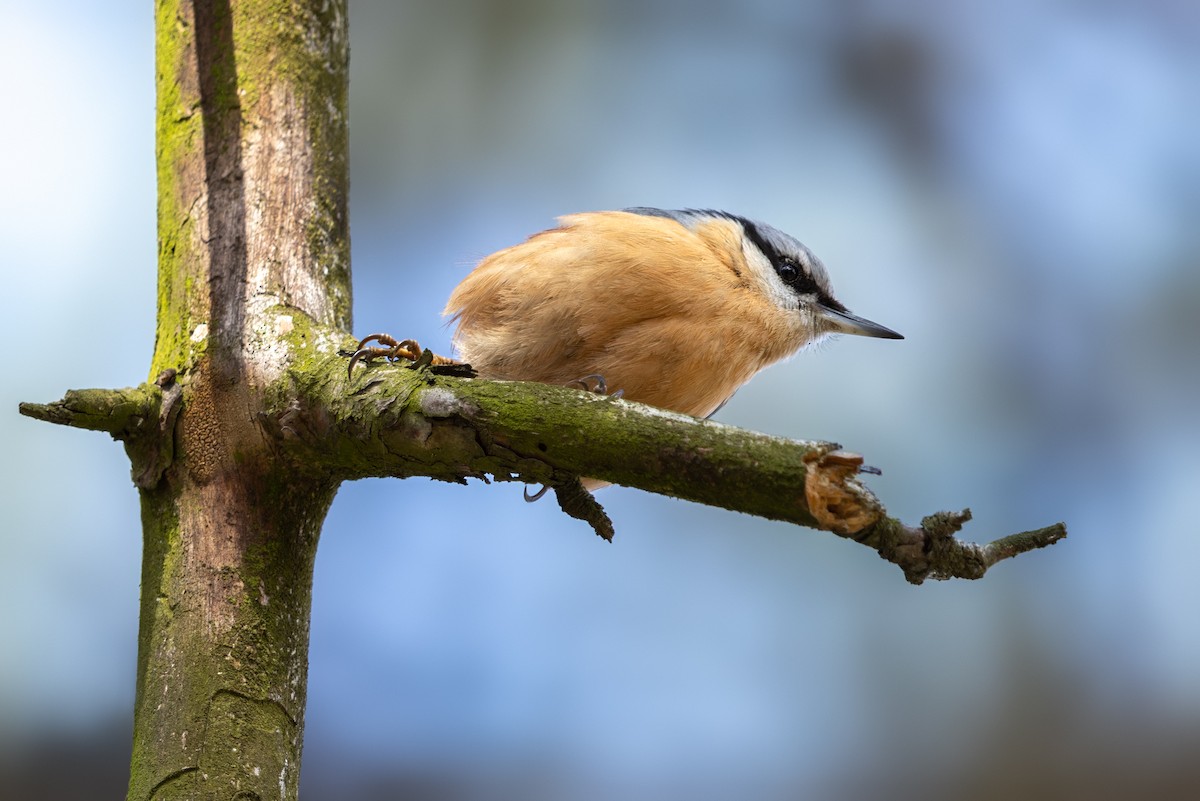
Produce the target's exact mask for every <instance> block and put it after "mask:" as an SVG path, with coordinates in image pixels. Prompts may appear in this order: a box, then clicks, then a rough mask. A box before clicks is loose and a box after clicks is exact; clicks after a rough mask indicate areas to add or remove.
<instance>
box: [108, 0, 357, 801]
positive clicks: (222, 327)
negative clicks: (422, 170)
mask: <svg viewBox="0 0 1200 801" xmlns="http://www.w3.org/2000/svg"><path fill="white" fill-rule="evenodd" d="M156 31H157V49H156V63H157V81H158V84H157V91H158V103H157V112H158V117H157V119H158V125H157V159H158V180H159V206H158V218H159V225H158V228H159V303H158V330H157V340H156V346H155V351H154V359H153V362H152V364H151V368H150V374H151V375H157V374H160V373H161V372H162V371H164V370H167V369H173V370H175V375H174V376H172V377H171V378H170V379H169V381H170V382H171V383H170V386H169V391H170V392H173V393H177V394H178V399H177V403H178V407H179V410H180V411H179V412H178V413H177V415H174V416H173V417H172V419H171V421H170V424H169V425H167V426H164V428H165V430H164V431H163V436H164V437H166V438H169V439H170V441H171V446H172V447H171V448H170V455H171V458H170V459H169V460H167V461H168V463H167V464H165V465H164V466H163V468H162V469H161V470H159V471H157V473H154V472H151V473H150V474H148V475H149V478H148V479H147V480H146V481H145V482H144V483H143V482H139V485H140V486H141V496H142V522H143V528H144V536H145V545H144V554H143V569H142V596H141V630H140V631H141V633H140V637H139V649H138V674H137V700H136V712H135V720H134V747H133V761H132V765H131V772H130V784H129V798H130V799H150V798H158V799H164V798H181V799H182V798H260V799H266V798H295V797H296V794H297V785H298V777H299V773H300V755H301V743H302V734H303V725H304V704H305V686H306V682H307V664H308V626H309V610H310V595H311V587H312V568H313V561H314V557H315V554H316V547H317V539H318V535H319V532H320V527H321V523H322V521H323V520H324V517H325V513H326V511H327V509H328V507H329V504H330V502H331V501H332V499H333V495H334V493H335V492H336V488H337V480H336V479H335V478H334V477H333V476H332V475H331V474H330V473H328V472H327V471H321V470H318V469H309V468H306V467H305V466H303V465H299V464H297V463H295V462H294V461H293V460H291V459H290V458H289V457H288V455H287V454H286V453H285V452H284V451H282V450H281V449H279V448H278V447H277V446H276V440H275V439H274V438H272V437H269V436H265V435H264V432H263V430H262V429H261V427H260V424H259V422H258V421H259V420H260V418H261V416H262V413H263V411H264V409H265V408H266V406H267V403H268V399H269V398H270V397H273V395H275V394H277V389H276V387H277V385H278V383H279V382H280V381H281V380H283V376H284V375H285V373H286V371H287V370H288V368H289V367H291V366H292V362H293V356H294V354H293V353H291V352H290V351H289V349H288V348H286V347H281V346H280V345H279V344H278V342H279V337H280V335H282V334H284V333H287V332H286V331H282V330H281V328H280V327H281V325H282V323H281V320H282V318H283V317H284V316H285V315H281V314H280V313H279V310H280V309H286V310H288V311H289V314H288V315H286V317H287V318H288V319H289V320H296V319H301V320H307V321H312V322H314V323H315V324H319V325H321V326H327V327H330V328H333V329H347V328H349V324H350V319H349V317H350V283H349V238H348V230H347V220H346V189H347V148H346V142H347V139H346V136H347V130H346V121H347V120H346V81H347V77H348V49H347V39H346V37H347V30H346V13H345V5H344V2H327V1H314V2H306V1H305V0H296V1H292V2H286V3H282V2H278V0H194V2H189V1H188V0H162V1H161V2H159V3H158V4H157V7H156ZM268 309H269V310H271V313H270V314H267V310H268ZM131 455H133V454H132V452H131ZM136 474H137V464H136V460H135V475H136Z"/></svg>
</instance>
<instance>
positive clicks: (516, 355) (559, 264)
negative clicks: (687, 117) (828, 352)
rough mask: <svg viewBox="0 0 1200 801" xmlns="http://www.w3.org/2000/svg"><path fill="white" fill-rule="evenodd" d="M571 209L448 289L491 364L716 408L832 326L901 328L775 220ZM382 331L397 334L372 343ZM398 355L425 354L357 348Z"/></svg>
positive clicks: (470, 356)
mask: <svg viewBox="0 0 1200 801" xmlns="http://www.w3.org/2000/svg"><path fill="white" fill-rule="evenodd" d="M559 222H560V223H561V224H560V226H559V227H558V228H553V229H550V230H548V231H543V232H542V233H540V234H536V235H534V236H532V237H530V238H529V239H528V240H526V241H525V242H523V243H521V244H519V245H514V246H513V247H510V248H506V249H504V250H501V251H499V252H497V253H493V254H492V255H491V256H488V257H487V258H486V259H484V260H483V261H482V262H480V264H479V265H478V266H477V267H476V268H475V269H474V271H472V272H471V273H470V274H469V275H468V276H467V277H466V278H464V279H463V281H462V283H460V284H459V285H458V287H457V288H456V289H455V290H454V292H453V293H452V294H451V295H450V300H449V302H448V303H447V304H446V309H445V311H444V312H443V314H445V315H448V316H449V317H451V319H452V320H454V321H456V322H457V323H458V330H457V332H456V334H455V336H454V344H455V345H456V347H457V349H458V352H459V354H460V355H461V357H462V359H463V360H464V361H466V362H467V363H469V364H470V365H471V366H472V367H473V368H474V369H475V370H476V371H477V372H478V374H479V375H480V376H482V377H485V378H493V379H501V380H509V381H540V382H542V383H546V384H561V385H576V384H580V383H581V382H584V381H585V380H586V379H588V378H599V379H600V380H599V382H598V383H600V384H601V385H603V384H607V386H608V387H612V388H614V389H617V390H620V391H622V392H623V394H624V397H625V398H627V399H629V400H635V401H641V402H643V403H648V404H651V405H653V406H659V407H662V408H665V409H672V410H675V411H678V412H683V413H685V414H690V415H694V416H697V417H707V416H709V415H711V414H712V413H713V412H715V411H716V410H717V409H719V408H720V407H721V406H722V405H723V404H724V403H725V401H727V400H728V399H729V398H730V396H732V395H733V393H734V392H735V391H736V390H737V389H738V387H740V386H741V385H742V384H744V383H746V381H748V380H749V379H750V378H751V376H753V375H754V374H755V373H757V372H758V371H759V370H761V369H762V368H764V367H766V366H767V365H769V364H772V363H773V362H777V361H779V360H780V359H783V358H786V357H788V356H790V355H792V354H793V353H795V352H796V351H797V350H799V349H800V348H802V347H804V346H805V345H807V344H809V343H811V342H816V341H818V340H820V339H822V338H823V337H824V336H825V335H827V334H836V333H840V334H858V335H860V336H868V337H882V338H884V339H902V338H903V337H901V336H900V334H897V333H896V332H895V331H892V330H891V329H889V328H884V327H883V326H882V325H879V324H878V323H873V322H871V321H870V320H864V319H863V318H861V317H857V316H855V315H853V314H851V313H850V312H849V311H847V310H846V307H845V306H843V305H842V304H841V303H839V302H838V301H837V300H836V299H835V298H834V297H833V293H832V290H831V289H830V286H829V276H828V274H827V273H826V272H825V267H824V265H822V264H821V262H820V260H819V259H818V258H817V257H816V256H814V255H813V254H812V252H811V251H809V249H808V248H806V247H805V246H804V245H802V244H800V242H798V241H796V240H795V239H793V238H792V237H790V236H788V235H787V234H785V233H783V232H782V231H780V230H778V229H776V228H772V227H771V226H769V225H763V224H762V223H756V222H753V221H751V220H748V219H746V218H744V217H739V216H737V215H735V214H727V213H726V212H722V211H702V210H694V209H686V210H682V211H665V210H662V209H653V208H632V209H626V210H625V211H600V212H590V213H584V214H571V215H568V216H566V217H562V218H561V219H560V221H559ZM371 339H379V340H380V341H381V342H384V343H385V344H389V345H393V346H395V347H393V348H392V349H391V350H387V349H383V348H364V347H362V345H363V344H365V343H366V342H367V341H369V340H371ZM397 355H400V356H405V357H408V358H414V359H415V358H417V356H419V355H420V348H419V346H417V345H416V343H415V342H412V341H411V340H407V341H405V342H404V343H396V341H395V340H393V339H391V338H390V337H386V336H382V335H375V336H373V337H368V338H367V340H364V341H363V343H362V344H360V350H359V352H358V353H357V354H356V359H355V360H357V359H358V358H361V357H366V358H370V357H372V356H389V357H392V358H394V357H396V356H397ZM450 361H451V360H448V359H442V358H441V357H436V360H435V364H437V363H445V362H450ZM351 368H353V361H352V362H351ZM601 377H602V378H601Z"/></svg>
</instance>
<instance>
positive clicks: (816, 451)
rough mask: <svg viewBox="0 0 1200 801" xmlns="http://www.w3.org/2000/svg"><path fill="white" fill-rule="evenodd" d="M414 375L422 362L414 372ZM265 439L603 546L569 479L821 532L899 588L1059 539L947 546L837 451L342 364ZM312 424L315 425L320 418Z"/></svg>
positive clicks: (584, 499) (978, 571)
mask: <svg viewBox="0 0 1200 801" xmlns="http://www.w3.org/2000/svg"><path fill="white" fill-rule="evenodd" d="M424 361H425V362H428V358H426V359H425V360H424ZM301 385H303V386H305V387H306V388H305V389H304V390H302V395H303V397H294V398H293V399H292V401H291V402H290V404H289V405H288V406H287V407H286V408H284V409H282V410H281V412H280V414H279V415H278V416H277V418H276V419H275V420H273V421H270V422H267V423H266V425H267V427H268V428H269V429H270V430H272V431H274V433H276V434H277V435H279V436H280V437H281V438H282V439H283V440H284V441H287V442H289V443H291V446H292V447H293V448H295V449H296V452H297V453H302V454H303V457H302V458H303V460H304V461H305V462H306V463H312V462H313V461H316V462H319V463H321V464H323V465H324V466H325V467H326V468H327V469H330V470H333V471H334V472H335V474H336V475H337V476H338V477H339V478H361V477H367V476H413V475H421V476H429V477H432V478H438V479H442V480H447V481H456V482H460V483H465V480H466V479H467V478H470V477H476V478H482V479H484V480H487V478H488V477H489V476H491V477H492V478H494V479H496V480H500V481H520V482H524V483H527V484H545V485H548V486H550V487H552V488H554V489H555V491H556V493H557V495H558V499H559V503H560V505H561V506H562V507H563V509H564V511H566V512H567V513H568V514H570V515H571V516H573V517H578V518H581V519H584V520H586V521H588V522H589V523H591V524H592V526H593V528H594V529H595V530H596V531H597V533H599V534H601V535H602V536H605V535H607V536H611V531H612V524H611V522H610V521H609V520H608V518H607V517H606V516H605V515H604V512H603V510H602V509H601V507H600V505H599V504H598V503H597V502H596V500H595V499H594V498H593V496H592V495H591V494H590V493H587V492H583V491H582V489H581V487H580V485H579V477H580V476H588V477H591V478H594V479H599V480H602V481H607V482H611V483H614V484H621V485H624V486H630V487H637V488H639V489H643V490H647V491H649V492H655V493H659V494H663V495H670V496H673V497H676V498H682V499H684V500H690V501H695V502H698V503H704V504H708V505H710V506H717V507H721V508H724V509H730V510H733V511H738V512H744V513H746V514H751V515H755V516H758V517H765V518H768V519H772V520H782V521H787V522H791V523H796V524H799V525H802V526H807V527H810V528H817V529H822V530H826V531H831V532H833V533H835V534H838V535H840V536H843V537H846V538H849V539H853V540H855V541H856V542H859V543H861V544H864V545H867V546H868V547H871V548H873V549H874V550H875V551H877V552H878V553H879V555H880V556H881V557H883V558H884V559H886V560H888V561H890V562H893V563H895V564H897V565H898V566H900V568H901V569H902V570H903V571H904V574H905V577H906V578H907V579H908V580H909V581H911V582H913V583H917V584H919V583H921V582H922V581H923V580H924V579H926V578H952V577H956V578H979V577H980V576H982V575H983V574H984V573H985V572H986V571H987V569H988V568H989V567H991V566H992V565H993V564H995V563H996V562H999V561H1001V560H1002V559H1007V558H1009V557H1012V556H1015V555H1017V554H1019V553H1024V552H1025V551H1029V550H1033V549H1035V548H1041V547H1043V546H1046V545H1050V544H1052V543H1054V542H1057V541H1058V540H1059V539H1062V538H1063V537H1065V536H1066V528H1065V526H1063V525H1062V524H1061V523H1059V524H1055V525H1054V526H1050V527H1047V528H1043V529H1037V530H1035V531H1029V532H1023V533H1021V534H1014V535H1012V536H1009V537H1004V538H1002V539H999V540H997V541H996V542H993V543H991V544H989V545H976V544H973V543H967V542H962V541H960V540H958V539H957V538H956V537H955V536H954V535H955V534H956V533H957V532H958V530H959V529H960V528H961V527H962V525H963V523H965V522H966V521H967V520H969V519H970V513H969V512H966V511H965V512H962V513H957V514H952V513H940V514H937V515H931V516H929V517H927V518H925V519H924V520H923V521H922V523H921V525H920V526H916V527H913V526H906V525H904V524H903V523H901V522H900V521H898V520H895V519H893V518H890V517H888V515H887V512H886V510H885V509H884V507H883V505H882V504H881V503H880V502H879V500H878V499H877V498H876V497H875V495H874V494H872V493H871V491H870V490H869V489H867V487H866V486H865V485H864V484H863V483H862V480H861V474H860V469H861V468H862V465H863V459H862V457H861V456H859V455H857V454H853V453H849V452H847V451H844V450H842V449H841V448H840V446H838V445H837V444H835V443H830V442H819V441H802V440H792V439H784V438H780V437H771V436H766V435H764V434H758V433H755V432H752V431H747V430H744V429H740V428H736V427H733V426H728V425H725V424H722V423H717V422H714V421H711V420H699V419H696V418H693V417H689V416H687V415H681V414H676V413H673V412H667V411H664V410H662V409H657V408H654V407H651V406H646V405H644V404H640V403H632V402H629V401H624V400H619V399H614V398H612V397H603V396H597V395H594V394H590V393H586V392H581V391H578V390H573V389H569V388H565V387H555V386H547V385H544V384H535V383H521V382H500V381H488V380H482V379H468V378H459V377H454V376H452V375H441V374H439V372H438V368H436V367H430V366H429V365H428V364H427V363H426V364H418V365H415V366H414V365H408V364H406V365H386V364H375V365H371V366H369V367H367V368H366V369H360V370H359V371H357V372H355V373H354V374H353V376H352V377H351V378H350V379H349V380H347V378H346V374H345V361H343V360H341V359H326V360H324V361H323V362H318V363H315V364H311V365H310V366H309V369H308V370H307V371H306V372H305V374H304V375H303V377H302V378H300V379H299V380H298V382H297V385H296V386H297V388H298V389H299V387H300V386H301ZM318 410H319V411H318Z"/></svg>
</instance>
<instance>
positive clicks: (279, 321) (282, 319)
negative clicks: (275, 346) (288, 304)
mask: <svg viewBox="0 0 1200 801" xmlns="http://www.w3.org/2000/svg"><path fill="white" fill-rule="evenodd" d="M295 327H296V323H295V322H293V321H292V315H290V314H280V315H278V316H276V317H275V336H277V337H281V336H284V335H286V334H290V333H292V330H293V329H295Z"/></svg>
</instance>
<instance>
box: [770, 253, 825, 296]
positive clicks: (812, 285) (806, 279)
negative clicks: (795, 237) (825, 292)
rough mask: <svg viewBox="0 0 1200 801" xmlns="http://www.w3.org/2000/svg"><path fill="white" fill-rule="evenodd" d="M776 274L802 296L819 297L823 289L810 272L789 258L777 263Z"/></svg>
mask: <svg viewBox="0 0 1200 801" xmlns="http://www.w3.org/2000/svg"><path fill="white" fill-rule="evenodd" d="M775 272H777V273H779V277H780V278H782V279H783V282H784V283H785V284H787V285H788V286H789V287H791V288H792V289H793V290H795V291H796V292H797V293H798V294H801V295H819V294H820V292H821V288H820V287H819V286H817V282H816V279H814V278H813V277H812V276H811V275H809V273H808V271H807V270H805V269H804V268H803V267H801V266H800V265H799V264H797V263H796V262H795V261H793V260H792V259H789V258H781V259H780V260H779V261H777V262H775Z"/></svg>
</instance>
